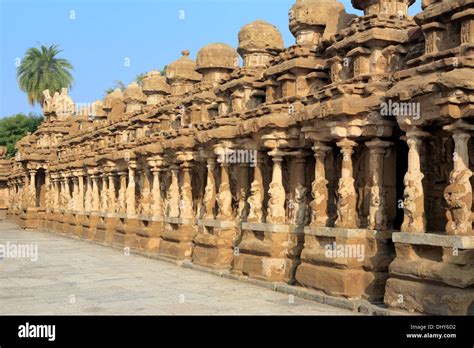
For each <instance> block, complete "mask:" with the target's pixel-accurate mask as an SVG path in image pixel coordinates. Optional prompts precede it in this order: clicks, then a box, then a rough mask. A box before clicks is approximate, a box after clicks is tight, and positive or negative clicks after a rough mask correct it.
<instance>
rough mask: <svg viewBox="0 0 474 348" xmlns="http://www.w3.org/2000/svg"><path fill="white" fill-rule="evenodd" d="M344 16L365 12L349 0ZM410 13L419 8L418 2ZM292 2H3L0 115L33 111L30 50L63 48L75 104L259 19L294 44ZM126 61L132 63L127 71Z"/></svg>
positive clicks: (226, 38)
mask: <svg viewBox="0 0 474 348" xmlns="http://www.w3.org/2000/svg"><path fill="white" fill-rule="evenodd" d="M339 1H340V2H342V3H344V5H345V6H346V11H347V12H350V13H356V14H359V15H360V14H361V12H360V11H356V10H354V9H353V8H352V6H351V4H350V0H339ZM416 1H417V3H416V4H415V5H413V6H412V7H411V14H415V13H417V12H419V11H420V1H421V0H416ZM294 2H295V1H294V0H0V67H1V70H0V73H1V74H0V117H5V116H8V115H11V114H15V113H18V112H23V113H28V112H30V111H34V112H40V111H41V109H40V108H39V107H38V106H37V107H35V108H31V107H30V106H29V105H28V103H27V100H26V95H25V94H24V93H23V92H21V91H20V90H19V88H18V84H17V82H16V63H18V61H19V59H21V58H22V57H23V55H24V54H25V52H26V50H27V49H28V48H29V47H33V46H39V45H40V44H44V45H52V44H58V45H59V46H60V47H61V49H62V50H63V52H62V53H61V54H60V57H63V58H67V59H68V60H69V61H70V62H71V63H72V64H73V66H74V71H73V76H74V79H75V82H74V86H73V88H72V90H70V95H71V96H72V98H73V100H74V101H75V102H76V103H89V102H93V101H94V100H97V99H101V98H102V97H103V96H104V91H105V90H106V89H107V88H110V87H112V86H113V85H114V82H115V81H116V80H121V81H123V82H124V83H126V84H128V83H129V82H131V81H132V80H133V79H134V77H135V76H136V75H137V74H139V73H142V72H147V71H150V70H152V69H155V68H156V69H161V68H162V67H163V66H164V65H166V64H168V63H170V62H172V61H173V60H175V59H177V58H179V57H180V56H181V51H182V50H184V49H187V50H190V51H191V57H192V58H193V59H194V58H195V56H196V53H197V51H198V50H199V49H200V48H201V47H203V46H204V45H206V44H208V43H212V42H224V43H227V44H230V45H231V46H234V47H237V34H238V32H239V29H240V28H241V27H242V26H243V25H245V24H247V23H250V22H252V21H254V20H256V19H263V20H265V21H267V22H270V23H272V24H274V25H276V26H277V27H278V28H279V29H280V31H281V32H282V34H283V38H284V42H285V46H289V45H291V44H293V43H294V38H293V36H292V35H291V33H290V32H289V30H288V10H289V9H290V8H291V6H292V4H293V3H294ZM126 62H129V64H128V66H127V64H126Z"/></svg>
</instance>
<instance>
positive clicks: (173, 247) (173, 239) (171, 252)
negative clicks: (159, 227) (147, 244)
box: [159, 218, 196, 261]
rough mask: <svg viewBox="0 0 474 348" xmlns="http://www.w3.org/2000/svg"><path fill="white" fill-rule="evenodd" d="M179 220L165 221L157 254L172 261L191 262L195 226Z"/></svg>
mask: <svg viewBox="0 0 474 348" xmlns="http://www.w3.org/2000/svg"><path fill="white" fill-rule="evenodd" d="M179 221H181V219H177V218H172V219H167V220H166V222H165V224H164V229H163V232H162V233H161V242H160V248H159V254H160V255H162V256H164V257H166V258H169V259H172V260H178V261H182V260H191V257H192V254H193V237H194V234H195V232H196V231H195V225H194V224H187V223H186V222H189V221H181V222H183V223H178V222H179Z"/></svg>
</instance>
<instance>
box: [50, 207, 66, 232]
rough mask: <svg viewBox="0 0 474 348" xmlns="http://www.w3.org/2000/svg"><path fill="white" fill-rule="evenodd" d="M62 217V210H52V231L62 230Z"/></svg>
mask: <svg viewBox="0 0 474 348" xmlns="http://www.w3.org/2000/svg"><path fill="white" fill-rule="evenodd" d="M63 219H64V214H63V213H62V212H58V211H56V212H54V213H53V215H52V222H51V225H52V229H53V231H56V232H61V231H62V230H63V227H62V226H63Z"/></svg>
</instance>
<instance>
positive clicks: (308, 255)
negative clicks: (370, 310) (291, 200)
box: [296, 227, 394, 301]
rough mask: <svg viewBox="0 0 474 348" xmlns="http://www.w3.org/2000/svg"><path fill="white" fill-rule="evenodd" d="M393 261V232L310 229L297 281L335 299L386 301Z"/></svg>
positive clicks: (306, 232) (307, 230)
mask: <svg viewBox="0 0 474 348" xmlns="http://www.w3.org/2000/svg"><path fill="white" fill-rule="evenodd" d="M393 258H394V250H393V244H392V243H391V233H390V232H378V231H371V230H365V229H342V228H326V227H322V228H317V227H307V228H305V244H304V249H303V251H302V253H301V265H300V266H299V267H298V270H297V271H296V280H297V282H298V284H299V285H301V286H304V287H307V288H311V289H315V290H321V291H324V292H325V293H327V294H329V295H332V296H343V297H347V298H363V299H367V300H369V301H382V300H383V296H384V291H385V282H386V280H387V278H388V265H389V264H390V262H391V261H392V260H393Z"/></svg>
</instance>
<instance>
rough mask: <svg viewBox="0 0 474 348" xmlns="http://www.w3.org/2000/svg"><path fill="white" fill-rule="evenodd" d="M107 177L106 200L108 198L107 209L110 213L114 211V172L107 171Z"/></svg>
mask: <svg viewBox="0 0 474 348" xmlns="http://www.w3.org/2000/svg"><path fill="white" fill-rule="evenodd" d="M107 177H108V179H109V185H108V190H107V200H108V208H109V209H108V211H109V212H110V213H115V212H116V209H117V208H116V204H115V203H116V202H115V172H113V171H109V172H108V173H107Z"/></svg>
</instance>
